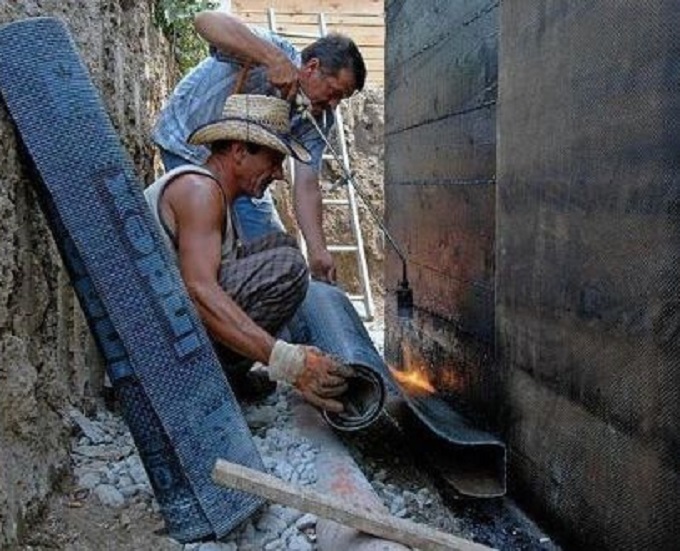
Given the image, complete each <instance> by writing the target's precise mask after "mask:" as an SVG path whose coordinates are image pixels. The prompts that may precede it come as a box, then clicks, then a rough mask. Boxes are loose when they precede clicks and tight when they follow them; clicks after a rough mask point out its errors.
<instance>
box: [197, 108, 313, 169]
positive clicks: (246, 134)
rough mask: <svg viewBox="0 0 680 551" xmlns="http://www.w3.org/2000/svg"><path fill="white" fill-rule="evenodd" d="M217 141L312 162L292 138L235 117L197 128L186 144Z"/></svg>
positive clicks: (309, 156) (305, 149)
mask: <svg viewBox="0 0 680 551" xmlns="http://www.w3.org/2000/svg"><path fill="white" fill-rule="evenodd" d="M219 140H236V141H241V142H251V143H255V144H259V145H263V146H265V147H269V148H271V149H273V150H275V151H279V152H281V153H283V154H284V155H292V156H293V157H295V158H296V159H297V160H298V161H300V162H302V163H309V162H310V161H311V160H312V156H311V155H310V153H309V151H307V148H306V147H304V146H303V145H302V144H301V143H300V142H298V141H297V140H296V139H295V138H293V137H292V136H284V135H282V134H279V133H277V132H274V131H272V130H270V129H269V128H267V127H265V126H263V125H261V124H259V123H257V122H254V121H250V120H247V119H242V118H237V117H228V118H223V119H220V120H218V121H215V122H211V123H208V124H205V125H203V126H201V127H199V128H197V129H196V130H194V132H192V133H191V135H190V136H189V140H188V142H189V143H190V144H192V145H205V144H209V143H212V142H216V141H219Z"/></svg>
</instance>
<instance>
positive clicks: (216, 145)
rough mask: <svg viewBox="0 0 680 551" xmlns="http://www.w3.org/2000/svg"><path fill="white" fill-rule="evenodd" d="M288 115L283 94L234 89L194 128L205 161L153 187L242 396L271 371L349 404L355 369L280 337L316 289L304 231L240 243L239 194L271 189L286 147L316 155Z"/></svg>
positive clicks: (315, 396) (158, 214)
mask: <svg viewBox="0 0 680 551" xmlns="http://www.w3.org/2000/svg"><path fill="white" fill-rule="evenodd" d="M289 114H290V104H289V103H288V102H286V101H285V100H282V99H277V98H273V97H270V96H252V95H245V94H237V95H232V96H230V97H229V99H228V100H227V102H226V103H225V105H224V112H223V114H222V115H221V116H220V117H219V118H216V120H213V121H211V122H209V123H208V124H205V125H203V126H200V127H199V128H197V129H196V131H195V132H193V133H192V134H191V136H190V137H189V144H191V145H194V146H196V145H202V146H206V147H208V148H209V149H210V153H209V155H208V158H207V160H206V162H205V164H204V165H202V166H200V167H199V166H196V165H192V164H188V163H185V164H183V165H180V166H178V167H176V168H174V169H173V170H171V171H170V172H168V173H166V174H165V175H164V176H163V177H161V178H160V179H159V180H157V181H156V182H154V183H153V184H152V185H151V186H149V187H148V188H147V189H146V191H145V192H144V193H145V196H146V199H147V202H148V203H149V206H150V207H151V211H152V213H153V215H154V217H155V218H156V221H157V222H158V225H159V228H160V230H161V233H162V234H163V236H164V238H165V241H166V245H167V247H168V248H169V250H170V251H172V253H173V254H175V255H176V258H177V263H178V266H179V269H180V273H181V275H182V279H183V280H184V283H185V285H186V288H187V290H188V292H189V296H190V297H191V299H192V301H193V302H194V304H195V306H196V309H197V310H198V314H199V316H200V317H201V319H202V320H203V323H204V324H205V326H206V328H207V330H208V333H209V334H210V336H211V337H212V339H213V341H214V342H215V345H216V349H217V352H218V355H219V356H220V360H221V362H222V365H223V367H224V369H225V371H226V374H227V377H228V378H229V382H230V384H231V387H232V389H233V390H234V392H235V393H236V395H237V396H239V397H240V398H242V399H248V398H259V397H262V396H264V395H266V394H267V393H269V392H271V391H273V390H274V388H275V387H276V383H275V382H273V383H272V382H271V381H269V379H272V380H273V381H277V380H283V381H287V382H289V383H291V384H292V385H293V386H294V387H296V388H297V389H298V390H299V391H300V392H301V393H302V395H303V396H304V397H305V398H306V399H307V400H308V401H309V402H311V403H312V404H314V405H316V406H318V407H321V408H323V409H326V410H329V411H342V405H341V403H340V402H338V401H337V400H334V399H333V398H335V397H337V396H339V395H340V394H342V393H343V392H344V391H345V390H346V388H347V385H346V382H345V377H347V376H351V374H352V372H351V369H350V368H348V367H346V366H344V365H342V364H340V363H339V362H337V361H336V360H334V359H333V358H331V357H329V356H326V355H324V354H323V353H321V352H320V351H319V350H318V349H316V348H314V347H311V346H302V345H294V344H289V343H286V342H284V341H282V340H278V339H276V338H275V337H274V336H273V335H276V334H277V333H278V331H279V330H280V329H281V328H282V326H283V325H284V324H286V323H287V322H288V321H289V320H290V318H291V317H292V316H293V314H294V313H295V311H296V310H297V308H298V306H299V305H300V303H301V302H302V300H303V299H304V296H305V293H306V290H307V284H308V280H309V274H308V270H307V266H306V264H305V261H304V258H303V257H302V254H301V253H300V251H299V250H298V248H297V245H296V243H295V240H294V239H293V238H292V237H290V236H289V235H286V234H284V233H281V232H275V233H270V234H267V235H266V236H263V237H260V238H258V239H255V240H253V241H251V242H249V243H248V244H247V245H246V246H245V247H243V246H240V245H239V244H238V239H237V237H238V236H237V233H236V232H235V230H234V227H233V224H232V220H231V215H230V211H231V206H232V204H233V203H234V201H235V200H237V198H238V197H241V196H249V197H262V195H263V194H264V192H265V191H266V189H267V186H268V185H269V184H270V183H271V182H272V181H273V180H280V179H282V178H283V168H282V163H283V161H284V159H285V157H286V155H293V156H294V157H295V158H296V159H297V160H298V161H300V162H303V163H304V162H309V160H310V159H311V156H310V154H309V152H308V151H307V150H306V149H305V148H304V147H303V146H302V145H301V144H299V143H297V142H296V141H295V139H294V138H292V137H291V135H290V120H289ZM255 361H258V362H260V363H262V364H264V365H266V366H267V373H268V377H267V374H264V373H262V372H258V371H251V366H252V364H253V362H255ZM265 383H269V384H265Z"/></svg>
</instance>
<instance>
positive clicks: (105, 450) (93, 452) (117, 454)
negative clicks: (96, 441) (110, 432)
mask: <svg viewBox="0 0 680 551" xmlns="http://www.w3.org/2000/svg"><path fill="white" fill-rule="evenodd" d="M131 451H132V449H131V448H130V446H117V445H115V444H107V445H103V446H76V447H75V448H73V452H74V453H76V454H78V455H82V456H83V457H90V458H92V459H104V460H107V461H118V460H119V459H121V458H123V457H127V456H128V455H130V452H131Z"/></svg>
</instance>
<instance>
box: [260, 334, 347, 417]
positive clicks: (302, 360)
mask: <svg viewBox="0 0 680 551" xmlns="http://www.w3.org/2000/svg"><path fill="white" fill-rule="evenodd" d="M268 372H269V378H270V379H272V380H274V381H286V382H288V383H290V384H291V385H293V386H294V387H295V388H296V389H297V390H298V391H300V393H301V394H302V396H303V397H304V398H305V400H307V401H308V402H309V403H311V404H313V405H315V406H317V407H319V408H321V409H325V410H327V411H332V412H335V413H340V412H341V411H342V409H343V407H342V404H341V403H340V402H338V401H337V400H333V399H332V398H334V397H337V396H340V395H341V394H342V393H343V392H345V391H346V390H347V381H346V380H345V379H346V378H347V377H351V376H352V375H353V374H354V372H353V371H352V369H351V368H350V367H348V366H346V365H344V364H342V363H341V362H339V361H337V360H336V359H335V358H333V357H332V356H329V355H327V354H324V353H323V352H321V351H320V350H319V349H318V348H315V347H313V346H302V345H299V344H289V343H287V342H284V341H281V340H277V341H276V342H275V343H274V348H272V352H271V354H270V356H269V365H268Z"/></svg>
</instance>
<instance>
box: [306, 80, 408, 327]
mask: <svg viewBox="0 0 680 551" xmlns="http://www.w3.org/2000/svg"><path fill="white" fill-rule="evenodd" d="M294 108H295V109H296V110H297V111H298V112H299V113H301V115H302V116H303V117H304V118H306V119H307V120H308V121H309V122H310V123H311V124H312V126H313V127H314V129H315V130H316V132H317V134H319V136H320V137H321V139H322V140H323V142H324V144H325V145H326V149H327V150H328V151H329V152H330V154H331V155H332V156H333V158H334V159H335V161H336V162H337V163H338V165H340V167H341V171H342V176H341V177H340V179H339V180H338V181H337V182H335V183H334V184H333V187H337V186H339V185H350V186H352V188H353V189H354V191H355V192H356V194H357V195H358V196H359V198H360V199H361V201H362V202H363V203H364V206H365V207H366V210H368V212H369V213H370V214H371V216H372V217H373V219H374V220H375V222H376V224H378V226H379V227H380V229H381V230H382V232H383V235H384V236H385V237H386V238H387V241H389V243H390V245H392V248H393V249H394V251H395V252H396V253H397V256H398V257H399V259H400V260H401V269H402V272H401V281H399V282H398V284H397V289H396V295H397V316H398V317H399V318H401V319H412V318H413V291H412V290H411V287H410V286H409V282H408V276H407V273H406V267H407V263H406V255H405V254H404V252H403V250H402V248H401V247H400V246H399V244H398V243H397V242H396V241H395V240H394V238H393V237H392V235H391V234H390V232H389V231H387V227H386V226H385V223H384V222H383V220H382V217H381V216H380V215H379V214H378V213H377V212H376V211H375V209H374V208H373V206H372V205H371V203H370V201H369V200H368V198H367V197H366V196H365V195H364V193H363V192H362V191H361V189H360V188H359V186H357V184H356V182H355V180H354V174H353V173H352V172H351V171H350V169H349V167H348V166H347V165H346V164H345V163H344V162H343V160H342V158H341V157H340V155H338V152H337V151H336V150H335V148H334V147H333V145H332V144H331V143H330V141H329V140H328V138H327V137H326V134H325V133H324V132H323V130H321V128H320V127H319V124H318V123H317V122H316V118H315V117H314V115H313V114H312V111H311V102H310V101H309V98H308V97H307V96H306V95H305V94H304V93H302V92H301V91H300V90H298V93H297V95H296V97H295V106H294Z"/></svg>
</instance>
